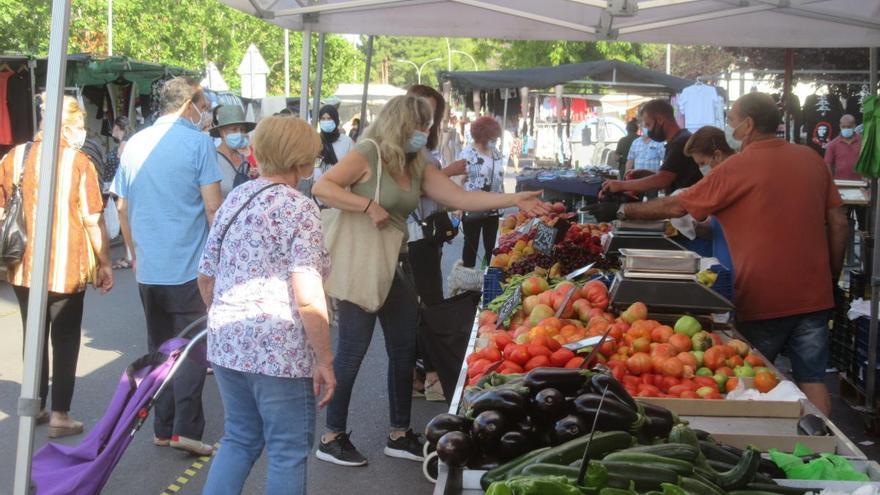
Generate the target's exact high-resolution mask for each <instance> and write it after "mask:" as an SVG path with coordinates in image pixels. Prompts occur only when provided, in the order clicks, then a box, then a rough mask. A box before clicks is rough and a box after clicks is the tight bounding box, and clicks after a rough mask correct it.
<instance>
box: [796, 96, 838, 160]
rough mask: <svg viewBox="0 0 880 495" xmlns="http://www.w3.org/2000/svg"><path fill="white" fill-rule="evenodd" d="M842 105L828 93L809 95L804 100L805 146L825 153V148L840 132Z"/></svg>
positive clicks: (821, 153) (822, 153)
mask: <svg viewBox="0 0 880 495" xmlns="http://www.w3.org/2000/svg"><path fill="white" fill-rule="evenodd" d="M841 116H843V106H842V105H841V104H840V99H839V98H834V97H831V96H829V95H810V96H808V97H807V99H806V100H804V126H805V127H806V129H805V130H806V133H807V140H806V143H805V144H807V146H809V147H811V148H813V149H814V150H816V151H817V152H818V153H819V154H820V155H823V156H824V155H825V149H826V148H827V147H828V143H830V142H831V141H832V140H833V139H834V138H835V137H836V136H837V135H838V134H840V117H841Z"/></svg>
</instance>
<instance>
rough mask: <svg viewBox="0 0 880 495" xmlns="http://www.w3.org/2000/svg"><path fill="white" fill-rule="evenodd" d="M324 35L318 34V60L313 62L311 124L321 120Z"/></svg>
mask: <svg viewBox="0 0 880 495" xmlns="http://www.w3.org/2000/svg"><path fill="white" fill-rule="evenodd" d="M324 37H325V35H324V33H318V58H317V60H315V95H314V96H313V100H312V107H313V108H312V112H313V113H312V122H313V123H317V122H318V120H320V119H321V116H320V115H318V112H320V111H321V84H322V83H323V82H324Z"/></svg>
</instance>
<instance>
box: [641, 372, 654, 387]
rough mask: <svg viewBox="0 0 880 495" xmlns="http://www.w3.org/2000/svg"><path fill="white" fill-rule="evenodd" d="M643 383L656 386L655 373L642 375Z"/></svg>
mask: <svg viewBox="0 0 880 495" xmlns="http://www.w3.org/2000/svg"><path fill="white" fill-rule="evenodd" d="M641 377H642V383H643V384H645V385H651V386H654V374H653V373H644V374H642V376H641Z"/></svg>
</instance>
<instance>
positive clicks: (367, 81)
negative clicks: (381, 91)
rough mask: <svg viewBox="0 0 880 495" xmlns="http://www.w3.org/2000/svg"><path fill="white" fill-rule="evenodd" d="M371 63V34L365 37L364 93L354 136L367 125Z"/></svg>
mask: <svg viewBox="0 0 880 495" xmlns="http://www.w3.org/2000/svg"><path fill="white" fill-rule="evenodd" d="M372 65H373V35H372V34H371V35H370V36H369V37H368V38H367V65H366V68H365V69H364V93H363V95H362V96H361V124H360V125H359V126H358V130H357V136H356V138H359V137H361V134H363V133H364V129H365V128H366V126H367V96H368V95H369V94H370V68H371V66H372Z"/></svg>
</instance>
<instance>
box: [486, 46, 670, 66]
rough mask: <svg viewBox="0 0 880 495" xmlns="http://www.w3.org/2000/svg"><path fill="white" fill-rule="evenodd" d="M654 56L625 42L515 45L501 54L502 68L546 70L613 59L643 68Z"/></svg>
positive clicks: (650, 51) (648, 50)
mask: <svg viewBox="0 0 880 495" xmlns="http://www.w3.org/2000/svg"><path fill="white" fill-rule="evenodd" d="M652 54H653V48H652V47H651V46H650V45H643V44H639V43H629V42H623V41H597V42H577V41H512V42H510V43H509V44H508V46H507V47H506V48H505V49H504V50H503V52H502V54H501V66H502V67H505V68H521V67H546V66H550V65H559V64H575V63H579V62H589V61H593V60H610V59H614V60H623V61H625V62H631V63H634V64H642V63H644V61H645V60H646V59H647V58H649V57H650V56H652Z"/></svg>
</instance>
